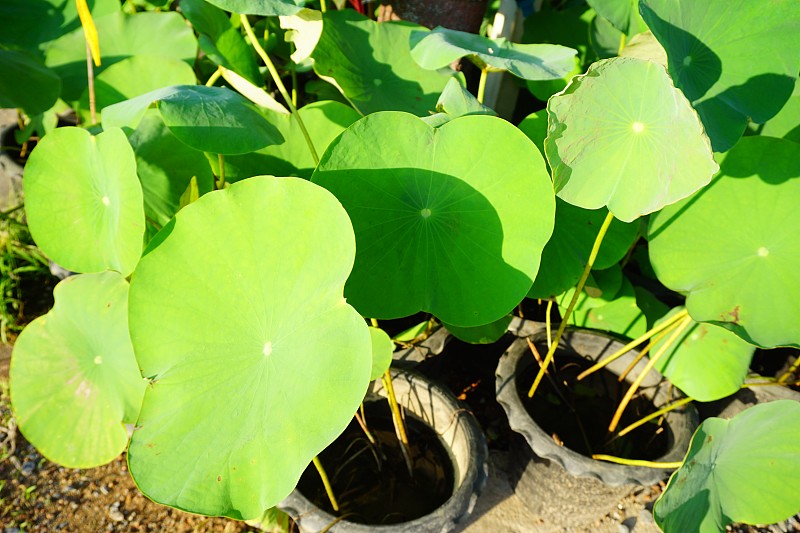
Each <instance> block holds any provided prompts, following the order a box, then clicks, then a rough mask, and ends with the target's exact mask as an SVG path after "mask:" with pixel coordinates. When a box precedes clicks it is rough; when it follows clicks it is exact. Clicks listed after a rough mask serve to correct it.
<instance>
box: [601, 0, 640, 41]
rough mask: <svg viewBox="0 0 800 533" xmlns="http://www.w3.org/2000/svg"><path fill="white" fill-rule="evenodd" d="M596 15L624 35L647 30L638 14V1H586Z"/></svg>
mask: <svg viewBox="0 0 800 533" xmlns="http://www.w3.org/2000/svg"><path fill="white" fill-rule="evenodd" d="M587 3H588V4H589V5H590V6H592V7H593V8H594V10H595V11H596V12H597V14H598V15H599V16H601V17H603V18H604V19H606V20H608V21H609V22H610V23H611V25H612V26H614V27H615V28H616V29H617V30H619V31H621V32H622V33H624V34H625V35H629V36H630V35H635V34H637V33H639V32H641V31H644V30H646V29H647V27H646V26H645V23H644V20H642V16H641V15H640V14H639V0H587Z"/></svg>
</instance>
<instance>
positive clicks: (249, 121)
mask: <svg viewBox="0 0 800 533" xmlns="http://www.w3.org/2000/svg"><path fill="white" fill-rule="evenodd" d="M151 104H155V107H156V109H158V111H159V112H160V113H161V118H162V119H163V120H164V124H166V126H167V127H168V128H169V130H170V131H171V132H172V134H173V135H175V136H176V137H177V138H178V139H180V140H181V142H183V143H185V144H187V145H189V146H191V147H192V148H194V149H195V150H201V151H203V152H213V153H216V154H246V153H248V152H252V151H254V150H258V149H260V148H263V147H265V146H267V145H268V144H276V143H279V142H280V141H281V139H282V137H281V134H280V132H278V130H277V129H276V128H275V126H273V125H272V124H270V123H269V122H268V121H267V119H266V118H264V115H262V112H261V111H260V110H259V109H258V108H257V107H256V106H255V105H254V104H252V103H250V101H249V100H246V99H245V98H244V97H242V96H240V95H239V94H238V93H235V92H233V91H231V90H228V89H224V88H221V87H204V86H202V85H176V86H173V87H164V88H162V89H157V90H155V91H150V92H149V93H146V94H143V95H141V96H137V97H136V98H132V99H130V100H126V101H124V102H120V103H118V104H114V105H112V106H108V107H106V108H105V109H103V127H104V128H108V127H115V126H116V127H120V128H130V129H135V128H136V126H138V125H139V121H140V120H142V117H143V116H144V114H145V111H147V108H148V107H150V105H151Z"/></svg>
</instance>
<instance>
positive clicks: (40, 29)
mask: <svg viewBox="0 0 800 533" xmlns="http://www.w3.org/2000/svg"><path fill="white" fill-rule="evenodd" d="M86 4H87V5H88V7H89V11H90V12H91V13H92V17H94V18H95V19H97V18H101V17H103V16H105V15H110V14H111V13H116V12H117V11H119V10H120V3H119V1H118V0H87V2H86ZM80 28H81V21H80V19H79V18H78V9H77V2H70V1H65V0H39V1H36V2H31V0H3V1H2V2H0V46H2V47H3V48H8V49H16V50H25V51H27V52H31V53H36V54H37V57H38V58H39V59H44V55H43V54H42V53H41V51H42V50H43V49H44V45H45V44H47V43H49V42H50V41H53V40H55V39H58V38H59V37H61V36H62V35H66V34H67V33H69V32H71V31H74V30H77V29H80Z"/></svg>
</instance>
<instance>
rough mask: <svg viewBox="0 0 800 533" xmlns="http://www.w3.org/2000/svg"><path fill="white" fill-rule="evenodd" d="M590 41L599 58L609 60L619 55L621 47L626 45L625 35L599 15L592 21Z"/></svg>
mask: <svg viewBox="0 0 800 533" xmlns="http://www.w3.org/2000/svg"><path fill="white" fill-rule="evenodd" d="M589 40H590V42H591V43H592V50H594V52H595V54H596V55H597V57H599V58H600V59H608V58H611V57H616V56H617V54H619V50H620V46H622V45H624V43H625V35H624V34H623V33H622V32H621V31H619V30H618V29H617V28H615V27H614V25H613V24H611V23H610V22H609V21H608V19H606V18H604V17H601V16H599V15H597V16H596V17H594V18H593V19H592V25H591V28H590V30H589Z"/></svg>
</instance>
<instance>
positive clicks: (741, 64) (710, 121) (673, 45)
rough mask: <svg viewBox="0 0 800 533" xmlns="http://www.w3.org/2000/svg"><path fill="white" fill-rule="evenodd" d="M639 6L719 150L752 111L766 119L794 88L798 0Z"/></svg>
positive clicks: (670, 1) (799, 60) (662, 0)
mask: <svg viewBox="0 0 800 533" xmlns="http://www.w3.org/2000/svg"><path fill="white" fill-rule="evenodd" d="M640 9H641V12H642V16H644V19H645V20H646V21H647V24H648V26H650V29H651V30H652V32H653V34H654V35H655V36H656V38H657V39H658V40H659V42H661V44H662V45H663V46H664V48H665V49H666V50H667V56H668V58H669V72H670V75H671V76H672V79H673V80H675V85H677V86H678V87H680V89H681V90H682V91H683V92H684V93H685V94H686V97H687V98H688V99H689V100H690V101H691V102H692V105H693V106H694V107H695V109H697V112H698V113H699V114H700V118H701V119H702V120H703V124H704V125H705V128H706V131H707V132H708V135H709V137H711V144H712V146H713V147H714V151H715V152H724V151H726V150H728V149H729V148H730V147H731V146H733V145H734V144H736V141H737V139H739V137H740V136H741V135H742V132H743V131H744V128H745V125H746V123H747V120H748V118H751V119H752V120H754V121H755V122H759V123H762V122H765V121H766V120H768V119H769V118H771V117H772V116H774V115H775V114H776V113H777V112H778V111H779V110H780V109H781V107H783V104H784V103H786V100H788V99H789V96H790V95H791V94H792V89H793V87H794V83H795V79H796V77H797V73H798V71H800V51H799V50H798V47H797V28H798V27H800V3H798V2H797V0H759V1H753V0H707V1H703V2H675V1H674V0H642V1H641V5H640ZM765 95H769V97H768V98H766V97H765Z"/></svg>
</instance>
